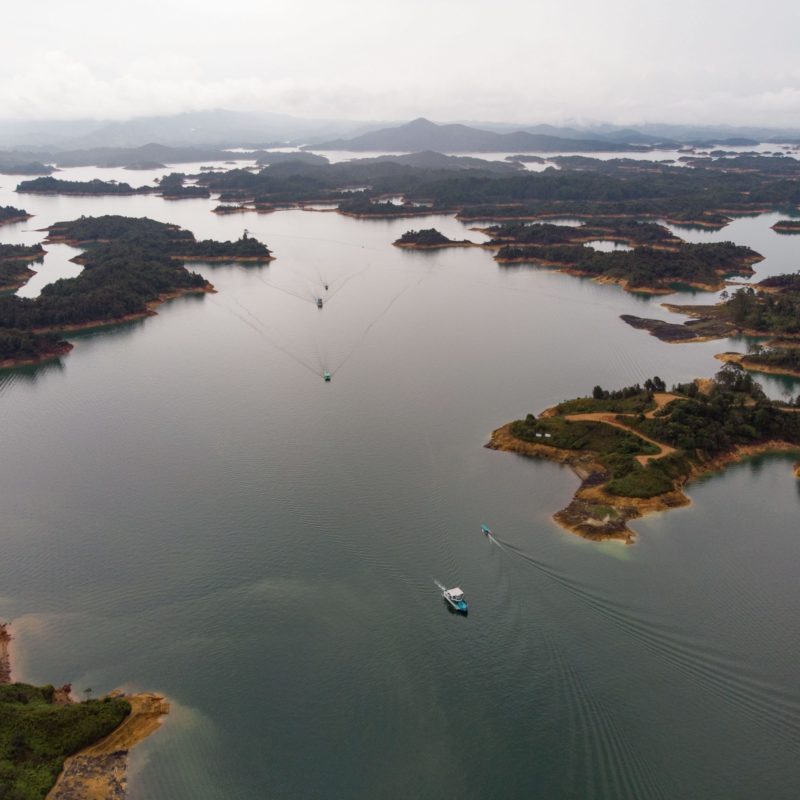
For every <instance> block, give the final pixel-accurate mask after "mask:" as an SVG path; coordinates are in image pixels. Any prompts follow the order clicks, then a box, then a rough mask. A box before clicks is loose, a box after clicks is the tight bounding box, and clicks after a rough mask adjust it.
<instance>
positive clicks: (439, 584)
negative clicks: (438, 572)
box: [433, 578, 447, 592]
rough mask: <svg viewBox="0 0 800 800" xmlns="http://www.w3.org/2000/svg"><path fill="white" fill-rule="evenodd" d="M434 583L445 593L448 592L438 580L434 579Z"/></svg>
mask: <svg viewBox="0 0 800 800" xmlns="http://www.w3.org/2000/svg"><path fill="white" fill-rule="evenodd" d="M433 582H434V583H435V584H436V585H437V586H438V587H439V588H440V589H441V590H442V591H443V592H444V591H447V590H446V589H445V587H444V586H443V585H442V584H441V583H439V581H437V580H436V578H434V579H433Z"/></svg>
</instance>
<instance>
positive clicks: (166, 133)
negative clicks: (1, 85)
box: [0, 110, 800, 160]
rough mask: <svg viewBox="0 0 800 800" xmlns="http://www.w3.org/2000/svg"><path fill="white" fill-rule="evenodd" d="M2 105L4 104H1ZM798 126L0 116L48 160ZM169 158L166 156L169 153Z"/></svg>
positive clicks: (540, 143) (766, 131)
mask: <svg viewBox="0 0 800 800" xmlns="http://www.w3.org/2000/svg"><path fill="white" fill-rule="evenodd" d="M0 113H2V112H1V110H0ZM798 138H800V130H797V129H795V130H780V129H774V128H759V127H746V128H742V127H740V128H736V127H730V126H724V125H723V126H690V125H664V124H652V123H648V124H643V125H637V126H636V127H635V128H619V127H614V126H612V125H609V124H605V123H603V124H592V125H585V126H584V125H581V126H578V125H572V126H557V125H512V124H509V123H502V122H480V121H476V122H467V123H458V124H455V123H450V124H443V125H437V124H435V123H433V122H430V121H429V120H427V119H417V120H414V121H412V122H409V123H404V124H403V123H400V122H396V121H374V120H373V121H368V122H364V121H357V120H342V119H339V120H336V119H333V120H332V119H302V118H299V117H293V116H290V115H288V114H274V113H269V112H241V111H226V110H216V111H200V112H191V113H183V114H173V115H168V116H158V117H139V118H136V119H130V120H122V121H113V120H91V119H82V120H40V121H36V122H21V121H13V120H2V119H0V148H3V149H11V148H14V149H22V150H25V151H26V153H28V154H32V155H33V156H36V154H37V151H42V153H41V155H42V158H40V159H38V160H43V158H46V157H47V156H49V155H51V154H52V153H58V152H64V151H74V150H94V149H96V148H137V147H142V146H143V145H148V144H149V143H151V142H158V143H159V144H161V145H167V146H170V147H193V148H211V149H213V148H225V147H245V148H248V149H253V150H258V149H263V148H268V147H270V146H274V145H276V144H294V145H310V146H311V147H312V149H323V148H324V149H342V150H350V151H354V152H358V151H362V152H363V151H367V150H378V151H381V150H382V151H387V150H388V151H395V152H397V151H402V152H415V151H427V150H432V151H439V152H447V153H458V152H462V153H463V152H490V151H499V152H509V151H515V152H516V151H519V152H520V153H523V152H531V151H541V152H556V151H562V152H563V151H565V150H571V151H572V152H583V153H592V152H597V151H599V150H606V151H608V150H611V151H618V152H629V151H631V150H636V149H637V148H648V147H655V146H667V145H669V144H674V143H680V144H685V143H692V144H694V143H698V144H702V145H704V146H708V145H723V146H724V145H733V144H735V143H743V144H747V143H752V142H765V141H773V142H789V141H796V140H798ZM168 160H169V159H168Z"/></svg>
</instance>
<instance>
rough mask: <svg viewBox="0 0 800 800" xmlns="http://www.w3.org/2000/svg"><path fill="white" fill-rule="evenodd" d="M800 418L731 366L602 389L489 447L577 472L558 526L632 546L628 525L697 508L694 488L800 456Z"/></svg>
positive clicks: (797, 405) (527, 422) (505, 431)
mask: <svg viewBox="0 0 800 800" xmlns="http://www.w3.org/2000/svg"><path fill="white" fill-rule="evenodd" d="M798 410H800V396H798V398H797V399H796V400H795V401H794V402H793V403H791V404H789V403H781V402H777V401H772V400H769V399H768V398H767V397H766V395H765V394H764V391H763V389H762V388H761V386H760V385H759V384H758V383H756V382H755V381H754V380H753V378H752V376H751V375H749V374H748V373H746V372H745V371H744V370H742V369H741V368H739V367H738V366H737V365H734V364H731V365H726V366H724V367H723V368H722V369H721V370H720V371H719V372H718V373H717V375H716V376H715V377H714V379H713V380H698V381H695V382H692V383H687V384H680V385H678V386H675V387H673V389H672V391H669V392H668V391H666V386H665V384H664V382H663V381H662V380H661V379H660V378H657V377H656V378H653V379H651V380H648V381H646V382H645V384H644V385H643V386H640V385H638V384H637V385H634V386H629V387H627V388H625V389H620V390H617V391H607V390H604V389H603V388H601V387H600V386H596V387H595V388H594V391H593V392H592V395H591V397H584V398H578V399H576V400H569V401H566V402H564V403H560V404H559V405H557V406H555V407H553V408H550V409H547V410H546V411H544V412H543V413H542V414H540V415H539V417H538V418H537V417H535V416H534V415H533V414H528V416H527V417H526V418H524V419H519V420H516V421H515V422H511V423H508V424H507V425H504V426H503V427H501V428H498V429H497V430H496V431H494V432H493V433H492V436H491V439H490V441H489V443H488V444H487V445H486V446H487V447H489V448H491V449H495V450H504V451H508V452H514V453H519V454H521V455H525V456H531V457H539V458H547V459H550V460H553V461H557V462H559V463H563V464H567V465H569V466H570V467H571V468H572V469H573V470H574V471H575V472H576V474H577V475H578V476H579V477H580V478H581V481H582V483H581V486H580V488H579V489H578V491H577V492H576V493H575V497H574V498H573V499H572V501H571V502H570V504H569V505H568V506H567V507H566V508H564V509H562V510H561V511H558V512H557V513H556V514H555V516H554V519H555V521H556V522H558V524H559V525H561V526H562V527H563V528H565V529H567V530H569V531H572V532H574V533H577V534H579V535H580V536H583V537H585V538H587V539H592V540H595V541H603V540H608V539H613V540H618V541H621V542H625V543H627V544H630V543H632V542H633V541H634V533H633V532H632V531H631V529H630V528H629V527H628V522H630V521H631V520H634V519H637V518H639V517H642V516H643V515H645V514H648V513H652V512H655V511H665V510H667V509H670V508H677V507H679V506H685V505H688V504H689V499H688V498H687V497H686V495H685V494H684V492H683V488H684V486H685V485H686V484H687V483H688V482H689V481H691V480H693V479H696V478H698V477H699V476H701V475H704V474H706V473H709V472H713V471H717V470H719V469H722V468H723V467H724V466H726V465H727V464H730V463H733V462H736V461H739V460H741V459H743V458H745V457H747V456H751V455H756V454H760V453H771V452H779V451H787V452H788V451H797V452H800V413H798Z"/></svg>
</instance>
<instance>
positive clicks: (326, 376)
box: [322, 370, 331, 383]
mask: <svg viewBox="0 0 800 800" xmlns="http://www.w3.org/2000/svg"><path fill="white" fill-rule="evenodd" d="M322 380H324V381H325V383H330V382H331V374H330V372H328V370H325V372H323V373H322Z"/></svg>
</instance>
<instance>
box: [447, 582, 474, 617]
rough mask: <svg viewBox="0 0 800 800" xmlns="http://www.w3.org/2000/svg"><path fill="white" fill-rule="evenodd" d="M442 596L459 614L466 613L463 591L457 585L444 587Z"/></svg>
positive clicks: (467, 608)
mask: <svg viewBox="0 0 800 800" xmlns="http://www.w3.org/2000/svg"><path fill="white" fill-rule="evenodd" d="M442 597H443V598H444V599H445V602H447V603H449V604H450V606H452V608H453V609H454V610H455V611H457V612H458V613H459V614H466V613H467V611H468V610H469V606H468V605H467V601H466V600H465V599H464V592H462V591H461V589H459V588H458V586H454V587H453V588H452V589H445V590H444V591H443V592H442Z"/></svg>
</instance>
